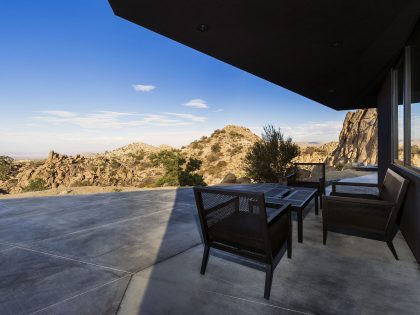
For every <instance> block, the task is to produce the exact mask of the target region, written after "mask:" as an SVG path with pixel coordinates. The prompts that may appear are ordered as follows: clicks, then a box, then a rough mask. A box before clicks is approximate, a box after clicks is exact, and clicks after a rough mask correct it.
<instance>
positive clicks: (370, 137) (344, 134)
mask: <svg viewBox="0 0 420 315" xmlns="http://www.w3.org/2000/svg"><path fill="white" fill-rule="evenodd" d="M377 124H378V115H377V111H376V109H361V110H357V111H355V112H348V113H347V115H346V119H345V120H344V123H343V129H342V130H341V132H340V138H339V141H338V146H337V148H336V149H335V150H334V151H333V152H332V154H331V157H329V158H328V162H329V164H331V165H334V166H345V165H349V164H351V163H364V164H377V162H378V129H377Z"/></svg>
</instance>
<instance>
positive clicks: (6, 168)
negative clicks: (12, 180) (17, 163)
mask: <svg viewBox="0 0 420 315" xmlns="http://www.w3.org/2000/svg"><path fill="white" fill-rule="evenodd" d="M12 165H13V159H12V158H11V157H9V156H0V180H7V179H9V177H10V173H11V171H12Z"/></svg>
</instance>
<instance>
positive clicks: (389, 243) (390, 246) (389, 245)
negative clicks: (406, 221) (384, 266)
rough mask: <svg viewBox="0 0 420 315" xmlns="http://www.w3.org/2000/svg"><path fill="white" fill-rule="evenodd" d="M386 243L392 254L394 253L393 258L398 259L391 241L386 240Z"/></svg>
mask: <svg viewBox="0 0 420 315" xmlns="http://www.w3.org/2000/svg"><path fill="white" fill-rule="evenodd" d="M386 244H387V245H388V247H389V249H390V250H391V252H392V254H393V255H394V257H395V259H396V260H399V259H398V255H397V252H396V251H395V247H394V244H392V241H388V242H386Z"/></svg>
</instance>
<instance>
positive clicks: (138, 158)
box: [129, 150, 146, 162]
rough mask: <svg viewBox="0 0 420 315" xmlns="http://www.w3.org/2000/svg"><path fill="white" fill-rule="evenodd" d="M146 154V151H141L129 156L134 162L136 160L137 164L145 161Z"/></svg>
mask: <svg viewBox="0 0 420 315" xmlns="http://www.w3.org/2000/svg"><path fill="white" fill-rule="evenodd" d="M145 155H146V153H145V152H144V150H139V151H137V152H136V153H130V154H129V156H130V157H131V158H133V159H134V160H136V161H137V162H140V161H142V160H143V159H144V157H145Z"/></svg>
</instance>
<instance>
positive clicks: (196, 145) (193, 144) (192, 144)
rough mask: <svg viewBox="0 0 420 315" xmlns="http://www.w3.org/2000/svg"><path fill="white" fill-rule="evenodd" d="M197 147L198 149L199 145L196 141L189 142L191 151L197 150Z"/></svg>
mask: <svg viewBox="0 0 420 315" xmlns="http://www.w3.org/2000/svg"><path fill="white" fill-rule="evenodd" d="M199 147H200V143H199V142H198V141H197V140H195V141H193V142H191V148H192V149H199Z"/></svg>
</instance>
